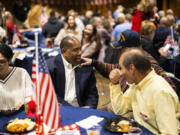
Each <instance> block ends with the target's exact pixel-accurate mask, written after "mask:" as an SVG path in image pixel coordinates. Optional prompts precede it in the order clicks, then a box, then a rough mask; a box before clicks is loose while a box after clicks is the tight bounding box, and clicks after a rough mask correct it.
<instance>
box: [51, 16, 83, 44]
mask: <svg viewBox="0 0 180 135" xmlns="http://www.w3.org/2000/svg"><path fill="white" fill-rule="evenodd" d="M66 36H75V37H76V38H77V39H78V40H79V41H81V39H82V30H81V29H79V28H78V27H77V25H76V23H75V17H74V16H72V15H70V16H68V17H67V24H66V25H65V27H64V28H63V29H61V30H60V31H59V33H58V35H57V36H56V38H55V40H54V44H55V45H59V44H60V43H61V40H62V39H63V38H64V37H66Z"/></svg>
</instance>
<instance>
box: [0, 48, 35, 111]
mask: <svg viewBox="0 0 180 135" xmlns="http://www.w3.org/2000/svg"><path fill="white" fill-rule="evenodd" d="M12 57H13V52H12V50H11V48H10V47H9V46H8V45H5V44H3V45H0V114H11V113H13V112H16V111H17V110H19V109H20V108H21V107H22V105H23V104H24V103H26V102H28V101H30V99H31V97H32V90H33V85H32V81H31V78H30V76H29V74H28V73H27V72H26V70H25V69H22V68H19V67H11V66H9V64H10V62H11V59H12Z"/></svg>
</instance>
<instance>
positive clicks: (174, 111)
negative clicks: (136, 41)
mask: <svg viewBox="0 0 180 135" xmlns="http://www.w3.org/2000/svg"><path fill="white" fill-rule="evenodd" d="M119 65H120V67H121V69H114V70H113V71H111V73H110V78H114V76H116V75H117V74H118V75H119V76H121V77H124V78H125V79H126V80H127V82H128V83H129V85H130V87H129V89H128V90H127V91H126V92H125V93H123V92H122V91H121V89H120V85H119V83H116V84H115V83H112V82H113V81H112V82H111V83H110V97H111V103H112V108H113V111H114V112H115V113H116V114H121V115H123V114H125V113H127V112H129V111H133V115H134V119H135V120H136V121H137V122H138V123H139V124H141V125H143V126H144V127H146V128H147V129H149V130H150V131H151V132H152V133H154V134H156V135H157V134H164V135H165V134H168V135H178V129H179V127H180V124H179V120H178V119H179V116H180V104H179V100H178V96H177V95H176V93H175V91H174V90H173V89H172V87H171V86H170V85H169V84H168V83H167V81H165V80H164V79H163V78H162V77H161V76H159V75H158V74H157V73H156V72H155V71H154V69H152V68H151V63H150V61H149V59H148V57H147V56H146V54H144V52H143V51H141V50H140V49H138V48H129V49H127V50H126V51H125V52H124V53H123V54H122V55H121V57H120V60H119Z"/></svg>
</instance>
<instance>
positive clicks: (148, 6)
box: [131, 0, 156, 33]
mask: <svg viewBox="0 0 180 135" xmlns="http://www.w3.org/2000/svg"><path fill="white" fill-rule="evenodd" d="M154 6H156V0H141V1H140V2H139V4H138V5H137V9H135V10H134V12H133V18H132V27H131V30H134V31H136V32H138V33H140V27H141V22H142V21H143V20H149V19H151V18H153V17H154V13H153V7H154Z"/></svg>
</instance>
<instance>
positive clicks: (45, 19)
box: [40, 9, 48, 27]
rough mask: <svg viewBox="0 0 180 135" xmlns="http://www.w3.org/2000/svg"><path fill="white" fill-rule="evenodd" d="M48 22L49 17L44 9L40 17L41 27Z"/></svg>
mask: <svg viewBox="0 0 180 135" xmlns="http://www.w3.org/2000/svg"><path fill="white" fill-rule="evenodd" d="M47 21H48V16H47V14H46V12H45V10H44V9H42V11H41V16H40V24H41V27H43V26H44V24H45V23H46V22H47Z"/></svg>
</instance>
